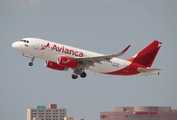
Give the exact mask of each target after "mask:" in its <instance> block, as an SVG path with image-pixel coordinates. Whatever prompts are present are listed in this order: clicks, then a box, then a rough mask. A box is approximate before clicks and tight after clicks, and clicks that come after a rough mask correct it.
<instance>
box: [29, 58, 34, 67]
mask: <svg viewBox="0 0 177 120" xmlns="http://www.w3.org/2000/svg"><path fill="white" fill-rule="evenodd" d="M34 59H35V58H34V57H32V58H31V62H30V63H29V66H33V61H34Z"/></svg>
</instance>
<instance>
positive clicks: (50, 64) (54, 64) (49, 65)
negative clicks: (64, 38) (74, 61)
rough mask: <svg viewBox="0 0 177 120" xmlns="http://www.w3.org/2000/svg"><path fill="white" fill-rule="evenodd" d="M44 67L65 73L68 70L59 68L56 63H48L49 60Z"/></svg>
mask: <svg viewBox="0 0 177 120" xmlns="http://www.w3.org/2000/svg"><path fill="white" fill-rule="evenodd" d="M45 66H46V67H47V68H50V69H54V70H60V71H67V70H68V68H66V67H63V66H60V65H58V64H57V63H55V62H53V61H49V60H46V63H45Z"/></svg>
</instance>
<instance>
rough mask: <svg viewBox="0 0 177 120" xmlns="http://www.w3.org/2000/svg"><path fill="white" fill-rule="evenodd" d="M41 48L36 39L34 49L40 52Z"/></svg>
mask: <svg viewBox="0 0 177 120" xmlns="http://www.w3.org/2000/svg"><path fill="white" fill-rule="evenodd" d="M39 47H40V44H39V40H38V39H36V40H35V43H34V49H36V50H39Z"/></svg>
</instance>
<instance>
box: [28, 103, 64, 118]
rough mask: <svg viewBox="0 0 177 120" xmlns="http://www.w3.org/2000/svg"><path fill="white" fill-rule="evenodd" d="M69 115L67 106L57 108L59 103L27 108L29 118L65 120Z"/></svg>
mask: <svg viewBox="0 0 177 120" xmlns="http://www.w3.org/2000/svg"><path fill="white" fill-rule="evenodd" d="M66 116H67V111H66V108H57V104H49V106H48V108H46V107H45V106H35V108H29V109H27V120H64V117H66Z"/></svg>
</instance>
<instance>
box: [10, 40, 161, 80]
mask: <svg viewBox="0 0 177 120" xmlns="http://www.w3.org/2000/svg"><path fill="white" fill-rule="evenodd" d="M161 44H162V42H160V41H158V40H154V41H152V42H151V43H150V44H149V45H147V46H146V47H145V48H143V49H142V50H141V51H139V52H138V53H137V54H135V55H134V56H132V57H130V58H128V59H125V60H124V59H120V58H118V57H120V56H122V55H123V54H124V53H125V52H126V51H127V50H128V49H129V47H130V45H128V46H127V47H126V48H125V49H124V50H122V51H121V52H119V53H115V54H108V55H104V54H100V53H96V52H91V51H88V50H83V49H79V48H76V47H71V46H67V45H64V44H59V43H55V42H51V41H48V40H43V39H39V38H24V39H22V40H20V41H17V42H14V43H13V44H12V47H13V48H14V49H15V50H17V51H18V52H20V53H22V54H23V56H26V57H29V58H31V62H30V63H29V66H32V65H33V61H34V59H35V58H40V59H44V60H46V62H45V66H46V67H47V68H51V69H54V70H59V71H67V70H68V69H72V70H73V74H72V76H71V77H72V78H73V79H77V78H78V76H80V77H81V78H85V77H86V76H87V74H86V72H85V71H92V72H97V73H101V74H109V75H123V76H130V75H139V76H148V75H159V70H160V69H158V68H151V65H152V63H153V61H154V59H155V57H156V55H157V53H158V51H159V49H160V47H161Z"/></svg>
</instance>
